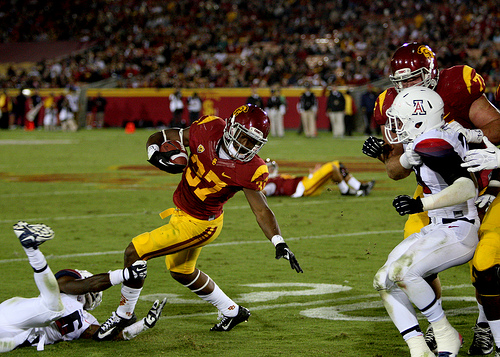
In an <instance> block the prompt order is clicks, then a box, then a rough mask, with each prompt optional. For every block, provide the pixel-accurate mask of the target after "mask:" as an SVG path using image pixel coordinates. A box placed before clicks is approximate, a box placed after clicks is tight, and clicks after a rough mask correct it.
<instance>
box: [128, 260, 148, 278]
mask: <svg viewBox="0 0 500 357" xmlns="http://www.w3.org/2000/svg"><path fill="white" fill-rule="evenodd" d="M147 275H148V263H147V262H146V261H145V260H137V261H135V262H134V264H132V265H131V266H129V267H127V268H125V269H123V280H124V281H127V280H137V279H141V280H143V279H146V276H147Z"/></svg>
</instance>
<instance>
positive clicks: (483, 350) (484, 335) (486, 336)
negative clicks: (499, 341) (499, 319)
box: [467, 323, 493, 356]
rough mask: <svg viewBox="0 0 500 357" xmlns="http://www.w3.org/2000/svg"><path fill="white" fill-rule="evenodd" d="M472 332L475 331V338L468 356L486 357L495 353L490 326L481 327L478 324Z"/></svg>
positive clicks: (485, 324)
mask: <svg viewBox="0 0 500 357" xmlns="http://www.w3.org/2000/svg"><path fill="white" fill-rule="evenodd" d="M472 330H473V331H474V338H473V339H472V345H471V346H470V347H469V351H468V352H467V354H469V355H471V356H484V355H489V354H490V353H491V352H493V335H492V333H491V329H490V327H489V326H488V324H487V323H481V326H480V325H479V324H477V323H476V325H475V326H474V327H473V328H472Z"/></svg>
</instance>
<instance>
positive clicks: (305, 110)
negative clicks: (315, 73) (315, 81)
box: [297, 82, 318, 138]
mask: <svg viewBox="0 0 500 357" xmlns="http://www.w3.org/2000/svg"><path fill="white" fill-rule="evenodd" d="M304 86H305V88H306V90H305V92H304V93H302V95H301V96H300V99H299V102H298V103H297V111H298V112H299V114H300V119H301V123H302V130H303V131H304V135H305V136H306V138H315V137H316V135H317V130H316V114H317V113H318V99H317V98H316V95H315V94H314V93H313V92H311V84H310V83H308V82H307V83H305V85H304Z"/></svg>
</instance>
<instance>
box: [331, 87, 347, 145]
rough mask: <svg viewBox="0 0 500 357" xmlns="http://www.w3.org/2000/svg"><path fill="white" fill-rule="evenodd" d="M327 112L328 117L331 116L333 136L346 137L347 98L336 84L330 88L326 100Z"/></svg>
mask: <svg viewBox="0 0 500 357" xmlns="http://www.w3.org/2000/svg"><path fill="white" fill-rule="evenodd" d="M326 114H327V115H328V118H330V123H331V124H332V133H333V137H334V138H342V137H344V134H345V123H344V116H345V98H344V95H343V94H342V93H340V92H339V90H338V89H337V87H336V86H333V87H331V88H330V90H329V95H328V99H327V102H326Z"/></svg>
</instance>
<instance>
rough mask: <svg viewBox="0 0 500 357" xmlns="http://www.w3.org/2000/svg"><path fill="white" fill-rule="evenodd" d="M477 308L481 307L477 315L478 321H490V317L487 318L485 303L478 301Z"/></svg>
mask: <svg viewBox="0 0 500 357" xmlns="http://www.w3.org/2000/svg"><path fill="white" fill-rule="evenodd" d="M477 308H478V309H479V315H478V316H477V321H476V322H477V323H478V324H479V323H481V322H484V323H487V322H488V319H487V318H486V315H485V314H484V308H483V305H481V304H480V303H477Z"/></svg>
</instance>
